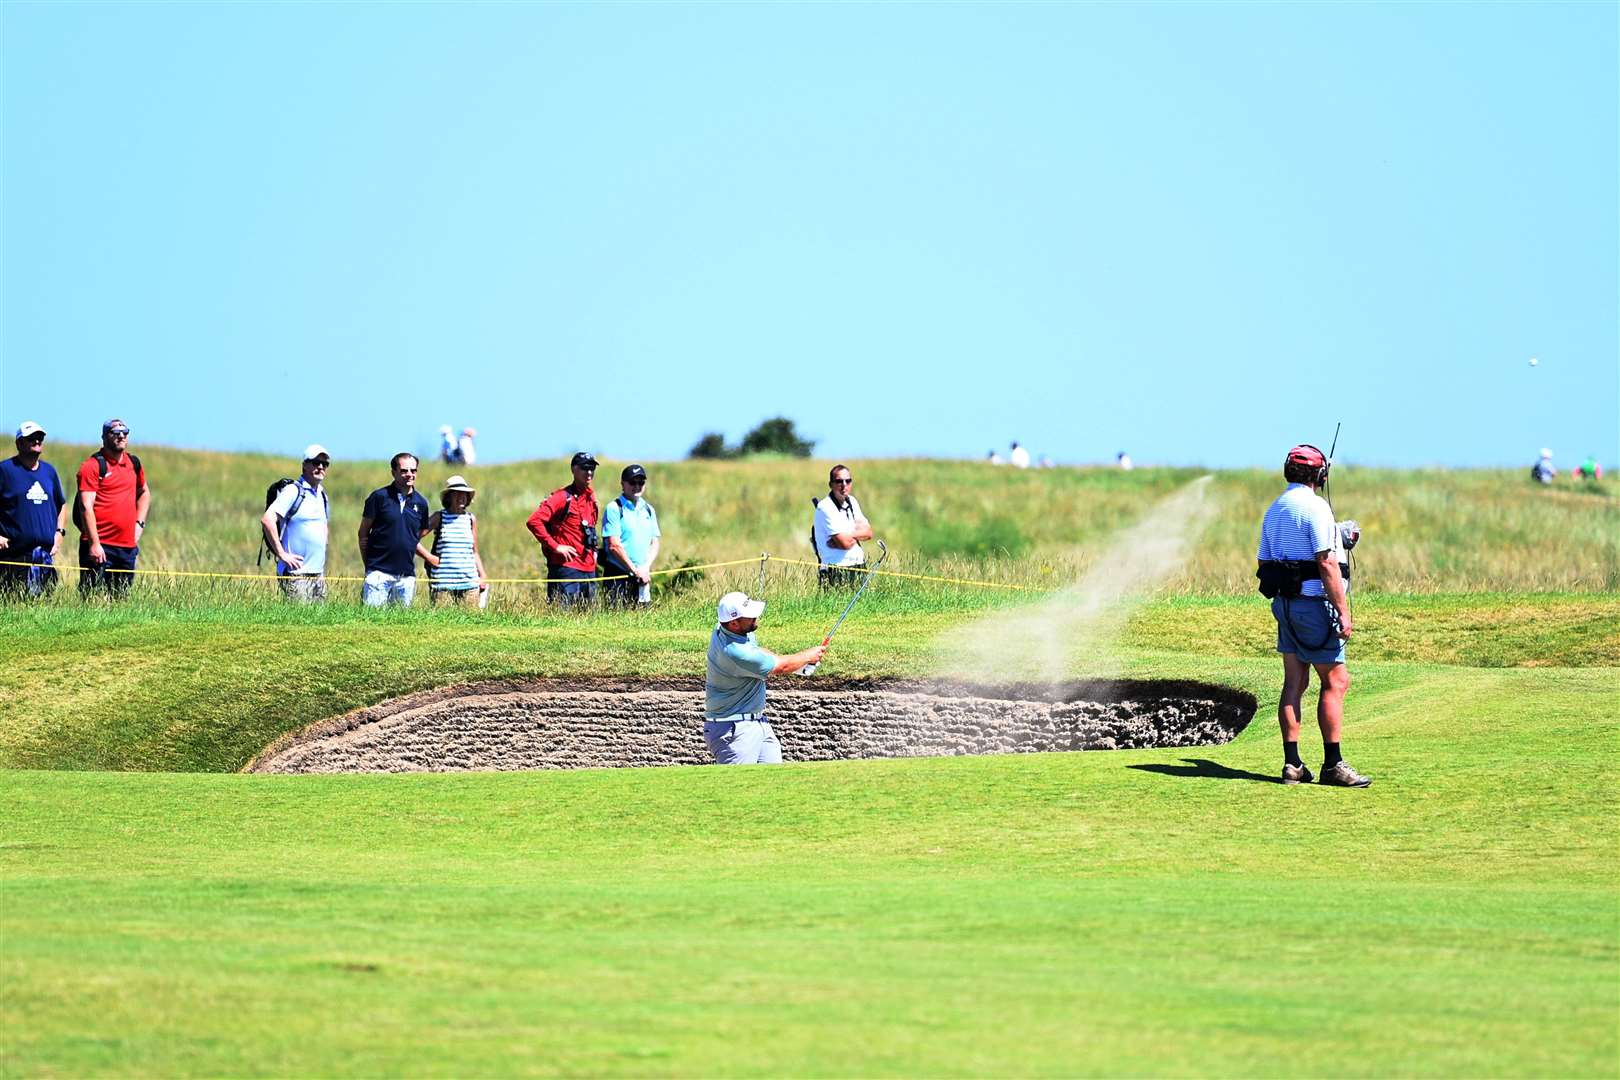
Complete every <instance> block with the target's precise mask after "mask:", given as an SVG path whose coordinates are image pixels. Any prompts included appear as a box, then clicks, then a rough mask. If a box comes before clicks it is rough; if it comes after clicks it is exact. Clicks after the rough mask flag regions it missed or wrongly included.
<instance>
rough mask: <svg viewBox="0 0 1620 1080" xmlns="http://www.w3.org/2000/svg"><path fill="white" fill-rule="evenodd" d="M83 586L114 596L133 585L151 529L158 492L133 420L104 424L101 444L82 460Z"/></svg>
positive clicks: (81, 589)
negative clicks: (134, 443) (139, 453)
mask: <svg viewBox="0 0 1620 1080" xmlns="http://www.w3.org/2000/svg"><path fill="white" fill-rule="evenodd" d="M74 498H75V499H76V500H77V502H78V513H77V515H76V517H77V518H78V525H79V592H80V594H81V595H84V596H89V595H90V593H91V592H93V591H94V590H95V589H97V588H98V587H99V588H105V589H106V590H107V593H108V595H110V596H122V595H124V593H126V592H128V591H129V583H130V582H131V581H133V580H134V578H135V560H136V557H137V556H139V555H140V551H141V534H142V533H144V532H145V531H146V511H147V508H148V507H150V506H151V503H152V493H151V492H150V491H149V490H147V487H146V471H145V470H144V469H142V468H141V459H140V458H138V457H136V456H135V455H134V454H131V453H130V452H129V425H128V424H126V423H124V422H123V421H122V420H116V419H114V420H108V421H107V422H106V423H105V424H102V425H101V449H100V450H97V451H96V452H95V453H94V454H91V455H90V456H89V457H88V458H86V459H85V462H84V464H83V465H80V466H79V490H78V492H77V494H76V495H75V496H74Z"/></svg>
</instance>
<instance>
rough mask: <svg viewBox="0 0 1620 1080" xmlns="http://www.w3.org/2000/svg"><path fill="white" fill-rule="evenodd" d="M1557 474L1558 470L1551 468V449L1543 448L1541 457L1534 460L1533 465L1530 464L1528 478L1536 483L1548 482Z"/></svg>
mask: <svg viewBox="0 0 1620 1080" xmlns="http://www.w3.org/2000/svg"><path fill="white" fill-rule="evenodd" d="M1557 475H1558V470H1557V469H1555V468H1553V463H1552V451H1551V450H1547V449H1543V450H1542V451H1541V457H1540V458H1538V459H1537V460H1536V463H1535V464H1534V465H1532V466H1530V479H1532V480H1534V481H1536V482H1537V483H1538V484H1550V483H1552V482H1553V478H1554V477H1555V476H1557Z"/></svg>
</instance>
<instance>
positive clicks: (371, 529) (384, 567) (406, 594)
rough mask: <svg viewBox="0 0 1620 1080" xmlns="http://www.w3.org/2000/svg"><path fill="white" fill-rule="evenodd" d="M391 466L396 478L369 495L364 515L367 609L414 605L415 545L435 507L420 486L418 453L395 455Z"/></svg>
mask: <svg viewBox="0 0 1620 1080" xmlns="http://www.w3.org/2000/svg"><path fill="white" fill-rule="evenodd" d="M388 467H389V468H390V469H392V470H393V473H394V482H393V483H392V484H389V485H388V486H387V487H381V488H378V489H377V490H376V491H373V492H372V493H371V494H370V495H369V496H367V498H366V508H365V510H363V511H361V514H360V558H361V559H363V560H364V561H365V564H366V581H365V584H364V585H363V586H362V587H361V590H360V597H361V599H362V600H364V601H365V602H366V606H367V607H382V606H383V605H384V604H400V605H402V606H404V607H410V606H411V601H412V600H413V599H414V598H415V597H416V545H417V543H418V542H419V541H420V540H421V539H422V533H423V532H425V531H426V530H427V520H428V516H429V515H430V514H431V513H432V511H431V510H430V509H429V508H428V502H427V500H426V499H424V498H423V497H422V496H421V494H420V493H418V492H417V490H416V468H417V465H416V457H415V455H413V454H395V455H394V457H393V460H392V461H390V462H389V463H388Z"/></svg>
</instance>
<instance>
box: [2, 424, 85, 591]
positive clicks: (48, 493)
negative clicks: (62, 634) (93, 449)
mask: <svg viewBox="0 0 1620 1080" xmlns="http://www.w3.org/2000/svg"><path fill="white" fill-rule="evenodd" d="M44 452H45V429H44V428H42V427H40V426H39V425H38V424H36V423H34V422H33V421H32V420H25V421H23V424H22V426H21V427H19V428H18V429H17V455H16V456H15V457H13V458H10V459H9V460H6V461H0V593H4V594H7V595H24V596H42V595H44V594H45V593H47V592H49V591H50V590H52V589H54V588H55V587H56V570H55V568H54V566H55V563H56V560H57V558H58V557H59V556H60V555H61V554H62V537H64V536H66V535H67V516H68V501H67V496H66V495H65V494H63V492H62V479H61V477H59V476H57V475H56V469H55V468H54V467H52V466H51V464H50V463H49V462H46V461H41V460H40V457H41V455H42V454H43V453H44ZM17 564H27V565H17Z"/></svg>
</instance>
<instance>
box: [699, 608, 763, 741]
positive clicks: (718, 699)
mask: <svg viewBox="0 0 1620 1080" xmlns="http://www.w3.org/2000/svg"><path fill="white" fill-rule="evenodd" d="M774 667H776V658H775V657H774V656H772V655H771V654H770V653H768V652H766V651H765V650H764V649H762V648H760V647H759V646H758V645H756V644H754V635H753V634H747V635H743V634H733V633H732V632H731V631H730V630H727V629H726V628H725V627H723V626H717V627H715V628H714V636H713V637H711V638H709V674H708V679H707V680H706V681H705V682H704V685H703V689H704V703H703V715H704V717H705V718H706V719H709V720H716V719H719V718H720V717H724V716H735V715H736V714H737V713H762V712H764V711H765V676H767V675H769V674H770V673H771V669H772V668H774Z"/></svg>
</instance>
